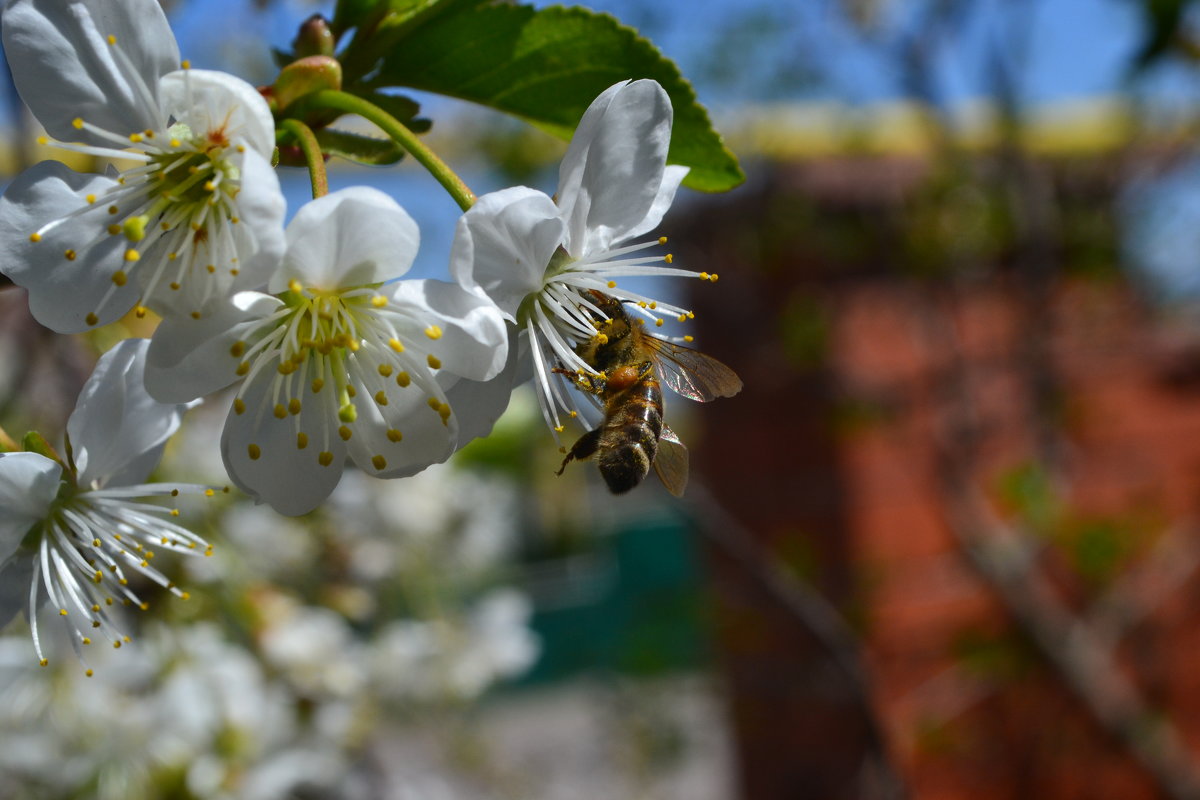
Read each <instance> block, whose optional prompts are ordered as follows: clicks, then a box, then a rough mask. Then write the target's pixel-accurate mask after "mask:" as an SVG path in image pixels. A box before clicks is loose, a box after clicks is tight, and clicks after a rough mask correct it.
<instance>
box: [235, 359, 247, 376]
mask: <svg viewBox="0 0 1200 800" xmlns="http://www.w3.org/2000/svg"><path fill="white" fill-rule="evenodd" d="M249 371H250V362H249V361H243V362H242V363H240V364H238V365H237V369H235V370H234V373H235V374H236V375H239V376H241V375H245V374H246V373H248V372H249Z"/></svg>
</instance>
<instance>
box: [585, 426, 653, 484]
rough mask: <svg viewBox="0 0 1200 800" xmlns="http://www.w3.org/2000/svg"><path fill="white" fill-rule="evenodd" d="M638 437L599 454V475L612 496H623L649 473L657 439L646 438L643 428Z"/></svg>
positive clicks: (645, 431)
mask: <svg viewBox="0 0 1200 800" xmlns="http://www.w3.org/2000/svg"><path fill="white" fill-rule="evenodd" d="M638 427H639V432H638V433H639V435H637V436H636V438H635V437H634V436H631V437H630V438H629V440H628V441H626V442H624V443H623V444H620V445H617V446H615V447H613V448H611V449H609V450H606V451H604V452H603V453H601V454H600V457H599V459H597V466H598V467H599V468H600V475H601V477H603V478H604V482H605V483H606V484H608V489H609V491H611V492H612V493H613V494H623V493H625V492H628V491H629V490H630V489H632V488H633V487H635V486H637V485H638V484H639V483H641V482H642V481H643V480H645V478H646V475H648V474H649V473H650V465H651V464H653V463H654V456H655V455H656V453H657V451H658V441H657V439H654V438H651V437H648V436H647V435H646V434H648V433H649V431H648V430H646V429H645V428H644V427H643V426H638Z"/></svg>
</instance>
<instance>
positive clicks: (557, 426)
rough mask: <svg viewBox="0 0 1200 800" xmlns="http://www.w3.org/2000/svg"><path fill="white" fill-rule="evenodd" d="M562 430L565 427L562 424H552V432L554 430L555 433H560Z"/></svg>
mask: <svg viewBox="0 0 1200 800" xmlns="http://www.w3.org/2000/svg"><path fill="white" fill-rule="evenodd" d="M564 430H566V428H565V427H563V426H562V425H555V426H554V432H555V433H562V432H563V431H564Z"/></svg>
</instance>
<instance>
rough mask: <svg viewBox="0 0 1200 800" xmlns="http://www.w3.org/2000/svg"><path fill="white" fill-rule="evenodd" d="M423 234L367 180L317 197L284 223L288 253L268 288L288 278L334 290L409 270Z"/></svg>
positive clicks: (282, 286) (279, 288) (283, 287)
mask: <svg viewBox="0 0 1200 800" xmlns="http://www.w3.org/2000/svg"><path fill="white" fill-rule="evenodd" d="M420 241H421V236H420V231H419V230H418V229H417V223H415V222H413V220H412V217H410V216H409V215H408V212H407V211H405V210H404V209H403V208H401V207H400V206H399V205H398V204H397V203H396V201H395V200H393V199H392V198H391V197H389V196H388V195H386V194H384V193H383V192H381V191H379V190H378V189H372V188H370V187H367V186H355V187H352V188H349V189H342V190H341V191H337V192H334V193H332V194H328V195H325V196H324V197H319V198H317V199H316V200H313V201H311V202H309V203H306V204H305V205H304V206H302V207H301V208H300V210H299V211H297V212H296V216H295V218H293V219H292V221H291V223H290V224H289V225H288V227H287V253H286V255H285V256H284V260H283V265H282V267H281V268H280V269H279V271H278V272H276V274H275V276H274V277H272V279H271V283H270V287H269V288H270V291H271V292H272V293H273V294H275V293H279V292H282V291H285V290H286V289H287V288H288V284H289V282H290V281H291V280H293V279H295V280H298V281H299V282H300V283H301V285H303V286H304V287H305V288H315V289H325V290H333V289H340V288H350V287H355V286H366V285H369V284H375V283H383V282H384V281H387V280H391V279H393V278H397V277H399V276H401V275H403V274H404V273H406V272H408V269H409V267H411V266H412V262H413V259H414V258H416V255H417V248H418V246H419V245H420Z"/></svg>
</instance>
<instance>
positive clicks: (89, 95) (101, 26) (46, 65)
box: [2, 0, 179, 142]
mask: <svg viewBox="0 0 1200 800" xmlns="http://www.w3.org/2000/svg"><path fill="white" fill-rule="evenodd" d="M2 21H3V40H4V52H5V55H6V56H7V57H8V63H9V65H10V66H11V67H12V75H13V82H14V83H15V84H16V86H17V90H18V91H19V92H20V93H21V97H22V99H23V100H24V101H25V103H26V104H27V105H28V106H29V108H30V110H32V111H33V114H34V116H35V117H37V119H38V121H39V122H41V123H42V125H43V127H45V128H46V131H47V132H48V133H49V134H50V135H51V136H53V137H54V138H56V139H59V140H60V141H93V142H98V141H100V140H98V139H96V138H95V137H91V136H90V134H88V133H87V132H86V131H80V130H76V129H75V128H74V126H72V124H71V123H72V120H74V119H75V118H77V117H83V118H84V119H85V120H87V121H88V122H91V123H93V124H96V125H99V126H100V127H102V128H105V129H107V130H112V131H122V132H126V131H130V132H132V131H141V130H145V129H147V128H151V129H154V128H157V127H158V126H159V122H160V120H159V118H158V108H157V106H156V105H154V104H153V102H152V101H153V99H154V98H153V92H154V91H155V89H156V86H157V83H158V78H159V77H160V76H161V75H164V74H165V73H167V72H169V71H171V70H173V69H178V67H179V47H178V46H177V45H176V43H175V36H174V35H173V34H172V33H171V28H170V26H169V25H168V24H167V19H166V17H165V16H164V14H163V12H162V8H161V7H159V4H158V2H157V0H121V1H120V2H114V0H16V2H12V3H10V4H9V5H8V7H7V8H6V9H5V10H4V16H3V20H2ZM110 36H111V37H113V38H114V40H115V42H116V47H119V48H120V49H121V51H122V52H123V53H124V54H125V56H126V57H127V61H128V63H129V65H130V66H131V67H132V70H133V72H134V73H136V74H130V71H129V69H128V68H127V67H126V65H125V61H126V59H122V58H120V57H119V56H118V54H117V53H116V52H115V50H114V47H113V45H110V44H109V40H108V37H110ZM139 81H140V82H141V83H142V84H143V86H142V87H139V86H138V83H139ZM147 90H148V91H147ZM147 95H150V97H147Z"/></svg>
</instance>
